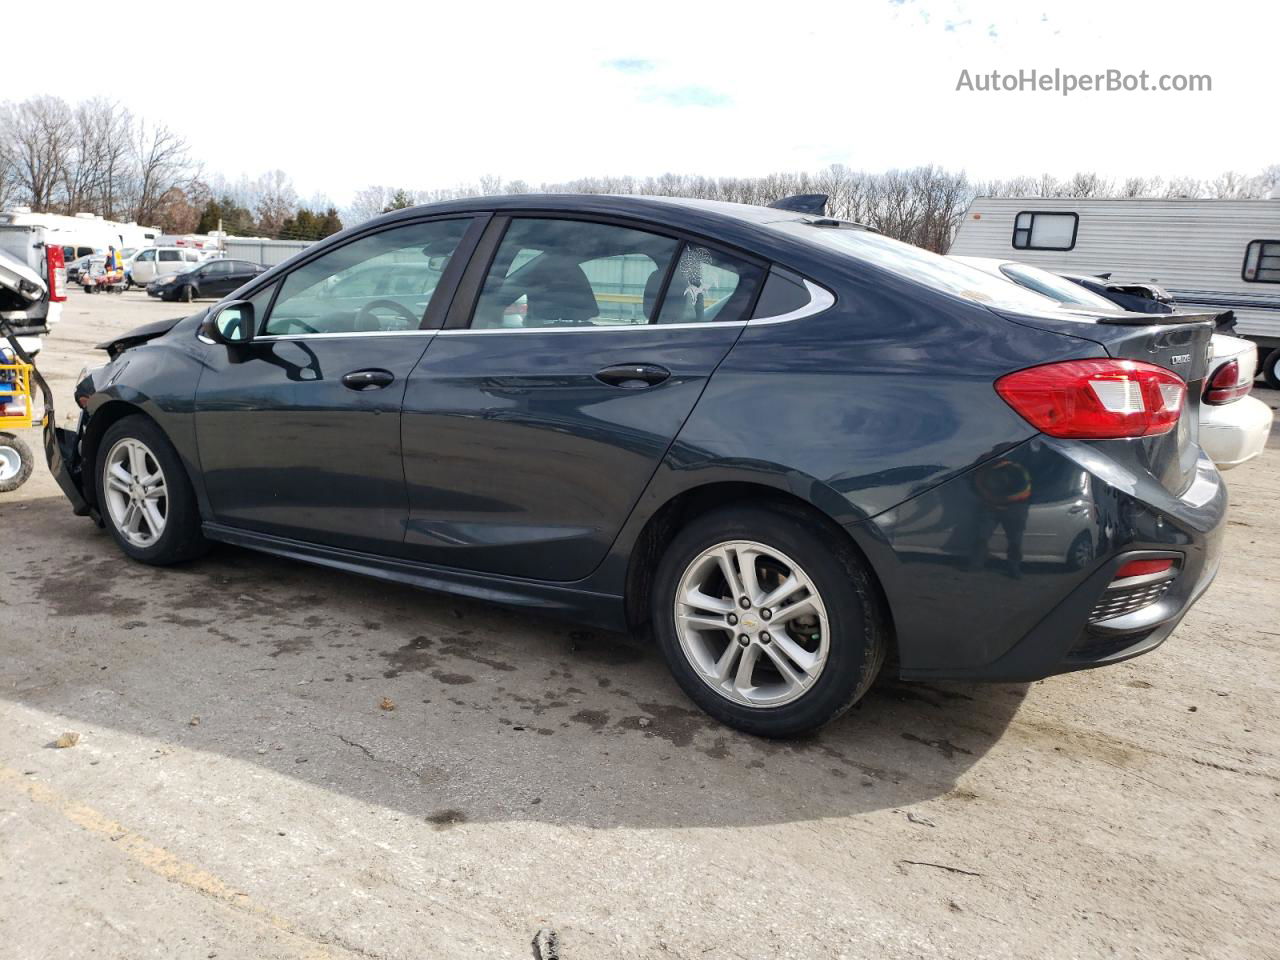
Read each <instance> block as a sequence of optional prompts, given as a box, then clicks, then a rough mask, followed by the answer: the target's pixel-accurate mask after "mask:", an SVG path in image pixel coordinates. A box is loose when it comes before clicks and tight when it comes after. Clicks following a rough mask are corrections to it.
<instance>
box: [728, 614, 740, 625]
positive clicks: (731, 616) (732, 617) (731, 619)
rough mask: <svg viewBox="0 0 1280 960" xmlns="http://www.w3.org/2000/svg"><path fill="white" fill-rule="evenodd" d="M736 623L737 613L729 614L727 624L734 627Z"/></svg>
mask: <svg viewBox="0 0 1280 960" xmlns="http://www.w3.org/2000/svg"><path fill="white" fill-rule="evenodd" d="M737 625H738V615H737V614H736V613H731V614H729V626H731V627H736V626H737Z"/></svg>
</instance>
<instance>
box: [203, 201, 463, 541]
mask: <svg viewBox="0 0 1280 960" xmlns="http://www.w3.org/2000/svg"><path fill="white" fill-rule="evenodd" d="M473 222H474V221H473V220H472V219H469V218H452V219H436V220H426V221H416V222H411V223H407V224H403V223H402V224H398V225H395V226H391V227H385V228H383V229H380V230H377V231H374V232H371V233H368V234H365V235H362V236H360V237H358V238H355V239H352V240H350V241H348V242H345V243H343V244H341V245H339V246H336V247H333V248H330V249H327V250H325V251H323V252H321V253H319V254H318V255H316V256H314V257H313V258H312V259H310V260H307V261H305V262H303V263H302V264H300V265H298V266H297V267H295V268H294V269H293V270H291V271H290V272H289V273H288V274H286V275H285V276H284V277H283V278H281V279H280V280H279V281H277V282H275V283H273V284H271V285H269V286H267V287H265V288H261V289H259V290H257V291H255V292H253V293H252V296H251V297H250V302H251V303H253V305H254V316H255V326H256V328H257V330H258V334H257V336H255V338H254V339H253V340H252V341H250V342H249V343H247V344H244V345H239V346H231V347H228V346H222V345H215V346H210V347H209V351H208V356H207V361H206V365H205V369H204V371H203V372H202V374H201V377H200V382H199V384H198V387H197V390H196V413H195V422H196V432H197V443H198V447H199V453H200V463H201V468H202V473H203V477H204V484H205V491H206V494H207V496H208V499H209V504H210V507H211V509H212V512H213V516H214V520H215V522H217V523H220V524H224V525H227V526H230V527H236V528H241V529H246V530H252V531H256V532H259V533H266V534H272V535H275V536H280V537H288V538H291V539H295V540H302V541H307V542H311V543H318V544H324V545H328V546H334V547H343V548H347V549H353V550H362V551H367V552H374V553H394V552H396V550H397V549H398V547H399V545H400V543H401V541H402V540H403V538H404V524H405V521H406V519H407V515H408V505H407V501H406V496H405V485H404V472H403V466H402V458H401V444H400V408H401V402H402V400H403V397H404V391H405V385H406V383H407V378H408V375H409V372H410V371H411V370H412V369H413V367H414V365H415V364H416V363H417V362H418V360H419V358H420V357H421V356H422V353H423V351H424V350H425V349H426V346H427V344H428V343H429V342H430V340H431V337H432V336H433V335H434V333H435V330H434V329H432V327H436V326H439V323H440V319H441V318H442V317H443V312H442V310H443V307H442V306H440V304H441V303H443V305H444V306H447V300H448V297H449V295H450V294H451V289H452V285H453V283H454V282H455V281H454V280H453V279H450V280H449V281H448V282H444V281H442V282H440V283H437V284H435V285H433V286H432V287H430V288H420V289H419V293H418V295H417V296H415V297H404V298H401V299H399V300H396V301H391V300H388V299H386V298H370V299H365V300H362V301H359V302H353V301H351V300H349V299H339V298H333V297H332V296H331V293H332V291H333V290H335V289H338V288H340V287H341V286H342V283H343V281H344V280H345V279H346V278H347V277H349V276H350V275H351V274H353V273H355V272H357V271H360V270H373V271H377V272H381V273H385V274H387V275H389V276H395V275H397V274H399V273H402V272H406V271H407V272H412V273H415V275H416V274H419V273H420V272H421V271H420V267H421V266H422V265H423V264H425V263H427V262H428V261H437V262H440V261H443V262H444V263H446V264H447V263H448V261H449V260H450V258H451V257H452V256H453V255H454V254H455V251H457V250H458V247H459V243H460V242H461V241H462V240H463V238H464V237H465V236H467V231H468V229H469V228H470V227H471V226H472V224H473ZM475 229H476V231H477V233H478V230H479V227H476V228H475ZM471 242H472V244H474V237H473V239H472V241H471ZM463 259H464V260H465V254H464V256H463ZM457 269H458V272H460V271H461V264H459V266H458V268H457ZM445 274H446V275H448V271H447V270H446V271H445ZM449 276H452V275H449ZM437 297H440V298H443V300H442V301H438V300H437ZM433 307H434V308H435V309H434V311H433ZM437 314H438V316H437Z"/></svg>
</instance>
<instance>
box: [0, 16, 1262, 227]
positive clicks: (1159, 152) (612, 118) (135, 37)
mask: <svg viewBox="0 0 1280 960" xmlns="http://www.w3.org/2000/svg"><path fill="white" fill-rule="evenodd" d="M80 7H83V9H82V10H80V11H79V12H77V8H80ZM49 9H51V8H49ZM49 9H46V7H44V6H41V5H39V4H35V3H28V2H17V3H10V4H7V5H6V11H5V14H4V34H5V35H6V37H7V41H6V43H5V45H4V48H5V52H4V57H3V66H2V67H0V76H2V77H3V80H2V81H0V99H21V98H23V97H26V96H30V95H34V94H39V93H52V94H57V95H59V96H62V97H65V98H67V99H68V100H75V99H79V98H82V97H86V96H91V95H95V94H102V95H106V96H110V97H115V98H117V99H119V100H120V101H121V102H122V103H124V104H125V105H126V106H128V107H129V108H130V109H132V110H134V111H135V112H136V113H139V114H141V115H143V116H145V117H147V118H148V119H153V120H159V121H162V122H164V123H167V124H169V125H170V126H171V127H173V128H175V129H176V130H178V131H179V132H181V133H182V134H184V135H185V136H186V137H187V139H188V140H189V142H190V143H191V144H192V146H193V147H194V150H195V153H196V155H197V157H198V158H199V159H200V160H201V162H202V163H203V164H204V167H205V170H206V172H207V173H211V174H212V173H222V174H224V175H225V176H227V177H228V178H230V179H232V180H234V179H236V178H237V177H238V176H240V175H241V174H248V175H249V176H252V177H256V176H257V175H258V174H260V173H262V172H264V171H266V170H269V169H275V168H280V169H283V170H285V171H286V172H287V173H288V174H290V175H291V176H292V177H293V179H294V181H295V183H296V185H297V187H298V191H299V193H300V194H301V195H302V196H304V197H308V196H311V195H313V194H316V193H323V194H326V195H328V196H329V197H330V198H332V199H333V200H334V201H336V202H337V203H339V204H345V203H346V202H347V201H348V200H349V199H350V197H351V194H352V193H354V191H356V190H358V189H360V188H361V187H363V186H366V185H369V184H372V183H378V184H392V185H400V186H404V187H407V188H410V189H430V188H435V187H448V186H453V185H455V184H457V183H460V182H469V181H474V180H476V179H477V178H478V177H479V176H480V175H481V174H495V175H498V176H501V177H503V178H504V179H506V180H511V179H524V180H527V181H529V182H530V183H533V184H537V183H538V182H540V181H544V180H567V179H571V178H574V177H579V176H587V175H602V174H634V175H637V176H644V175H647V174H660V173H664V172H668V171H669V172H676V173H699V174H707V175H712V176H727V175H751V174H762V173H768V172H770V171H776V170H802V169H804V170H816V169H818V168H820V167H822V166H825V165H827V164H829V163H833V162H839V163H844V164H846V165H847V166H850V167H852V168H855V169H864V170H869V171H878V170H884V169H888V168H890V167H895V166H913V165H916V164H922V163H936V164H940V165H943V166H945V167H948V168H950V169H964V170H966V171H967V172H968V173H969V174H970V176H972V177H975V178H979V179H985V178H988V177H1004V176H1012V175H1016V174H1037V173H1041V172H1050V173H1054V174H1056V175H1059V176H1067V175H1069V174H1071V173H1073V172H1075V171H1076V170H1097V171H1099V172H1101V173H1104V174H1106V175H1110V176H1123V175H1126V174H1142V175H1148V176H1151V175H1160V176H1164V177H1166V178H1169V177H1174V176H1180V175H1190V176H1197V177H1211V176H1214V175H1216V174H1218V173H1221V172H1222V171H1223V170H1225V169H1236V170H1240V171H1244V172H1248V173H1253V172H1257V171H1258V170H1260V169H1261V168H1263V167H1264V166H1266V165H1268V164H1272V163H1280V124H1278V123H1277V122H1276V94H1277V85H1276V72H1275V59H1276V52H1277V43H1280V3H1276V2H1274V0H1255V2H1243V0H1214V2H1213V3H1207V4H1199V3H1197V4H1173V3H1136V2H1134V3H1122V2H1120V0H1105V2H1099V0H1074V2H1057V0H1046V2H1040V3H1035V2H1025V0H1023V2H1013V0H994V2H985V3H978V2H966V0H857V2H855V0H843V2H838V3H831V4H827V3H816V2H815V3H810V2H805V0H786V2H779V3H776V4H770V3H764V2H760V0H751V2H743V0H738V2H734V3H726V4H718V3H710V2H706V0H684V2H681V3H670V4H668V3H662V2H655V0H639V2H630V3H622V4H602V3H591V4H582V5H577V4H573V5H570V4H555V3H548V2H543V3H531V2H528V0H526V2H523V3H519V4H507V3H494V2H486V0H471V2H468V3H452V2H450V3H443V4H441V3H423V2H416V3H391V2H378V0H366V2H363V3H342V4H338V3H332V2H331V3H317V2H309V3H306V4H296V5H294V4H288V3H270V2H265V0H258V2H254V3H241V2H238V0H219V2H214V3H208V4H201V5H196V4H178V5H170V6H165V5H161V6H154V5H153V6H147V5H145V4H144V5H142V6H136V5H135V6H130V5H128V4H125V5H116V6H104V5H103V4H102V3H100V2H95V3H92V4H76V3H71V4H63V5H60V6H58V7H57V12H56V14H52V15H51V14H50V13H49ZM1192 11H1194V12H1192ZM112 17H119V18H120V23H119V25H118V27H117V28H115V29H114V33H115V35H116V36H117V37H118V38H119V40H120V48H121V49H120V51H119V52H118V53H107V52H105V45H104V41H103V37H102V33H101V32H99V31H96V30H93V29H80V27H84V26H86V25H87V24H88V23H89V22H91V21H93V20H94V19H97V18H106V19H107V20H110V19H111V18H112ZM51 23H55V24H59V25H60V26H59V28H58V29H57V30H56V32H54V33H53V34H52V35H50V33H49V26H50V24H51ZM19 38H24V39H25V40H29V41H30V42H19ZM1055 67H1057V68H1061V69H1062V70H1064V71H1072V72H1076V73H1093V72H1095V71H1103V70H1106V69H1107V68H1118V69H1122V70H1128V71H1132V72H1135V73H1136V72H1138V71H1140V70H1144V69H1145V70H1147V71H1149V72H1150V73H1151V75H1152V77H1153V79H1154V78H1155V77H1157V76H1158V75H1160V74H1163V73H1196V74H1210V75H1211V76H1212V78H1213V90H1212V92H1210V93H1076V94H1073V95H1072V96H1069V97H1065V98H1064V97H1062V96H1061V95H1059V94H1055V93H1044V92H1036V93H1032V92H1024V93H977V92H957V91H956V84H957V80H958V78H959V76H960V71H961V70H962V69H968V70H969V71H970V72H971V73H972V74H977V73H982V72H990V71H991V70H993V69H995V70H1001V71H1016V70H1018V69H1022V68H1025V69H1031V68H1037V69H1040V70H1048V71H1052V70H1053V69H1054V68H1055Z"/></svg>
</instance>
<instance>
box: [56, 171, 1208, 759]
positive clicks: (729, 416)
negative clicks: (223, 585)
mask: <svg viewBox="0 0 1280 960" xmlns="http://www.w3.org/2000/svg"><path fill="white" fill-rule="evenodd" d="M424 265H425V266H427V267H428V268H442V269H440V272H439V275H438V277H437V278H435V279H434V280H432V281H430V282H423V274H424V271H423V267H424ZM371 269H376V270H378V271H381V272H385V273H386V274H387V276H388V277H389V278H392V279H393V280H394V279H396V278H399V277H400V276H401V273H402V272H403V273H404V275H405V276H406V277H407V282H406V283H405V284H404V285H403V287H402V286H401V285H400V284H398V283H392V284H391V287H392V290H390V291H388V292H383V291H381V290H380V289H375V290H374V291H373V292H366V293H356V294H354V295H351V296H346V295H343V296H334V295H333V294H334V291H342V290H343V282H344V281H345V280H346V279H347V278H349V277H351V276H353V275H355V274H356V273H358V272H360V271H365V270H371ZM633 291H634V292H633ZM346 292H350V291H346ZM637 307H638V308H639V309H636V308H637ZM1208 345H1209V329H1208V325H1207V324H1204V323H1198V322H1197V323H1187V322H1183V318H1181V317H1178V316H1165V317H1160V318H1159V320H1158V322H1153V319H1152V317H1151V316H1149V315H1146V314H1134V313H1126V312H1122V311H1116V312H1113V313H1110V314H1105V315H1103V314H1100V313H1099V311H1096V310H1073V309H1068V308H1066V307H1064V306H1062V305H1060V304H1057V303H1055V302H1053V301H1051V300H1049V299H1047V298H1045V297H1042V296H1040V295H1039V294H1035V293H1033V292H1031V291H1029V290H1025V289H1023V288H1021V287H1019V286H1017V285H1015V284H1012V283H1009V282H1008V281H1006V280H1001V279H998V278H995V277H990V276H988V275H986V274H983V273H981V272H979V271H975V270H973V269H971V268H968V267H965V266H963V265H960V264H957V263H955V262H954V261H951V260H949V259H947V258H945V257H940V256H937V255H935V254H932V253H929V252H927V251H924V250H921V249H919V248H916V247H912V246H909V245H907V244H903V243H899V242H897V241H895V240H891V239H889V238H887V237H885V236H882V235H880V234H878V233H876V232H875V231H872V230H869V229H866V228H864V227H861V226H858V225H856V224H852V223H846V222H840V221H836V220H831V219H827V218H823V217H820V216H814V215H812V214H809V213H805V212H801V211H787V210H782V209H764V208H760V207H752V206H745V205H739V204H723V203H712V202H705V201H689V200H679V199H674V198H670V199H669V198H640V197H609V196H554V195H541V196H539V195H521V196H509V197H497V198H494V197H490V198H475V199H469V200H461V201H454V202H449V203H442V204H435V205H431V206H425V207H417V208H412V209H408V210H402V211H396V212H393V213H389V214H386V215H384V216H381V217H379V218H376V219H374V220H372V221H369V222H367V223H364V224H361V225H360V226H359V227H356V228H353V229H350V230H346V231H344V232H342V233H340V234H337V235H335V236H332V237H329V238H327V239H325V240H323V241H321V242H319V243H317V244H315V245H314V246H311V247H309V248H307V249H306V250H305V251H304V252H302V253H300V254H298V255H297V256H295V257H294V258H292V259H291V260H289V261H287V262H286V263H284V264H281V265H279V266H276V267H274V268H273V269H271V270H268V271H267V272H265V273H263V274H262V275H261V276H258V277H255V278H254V279H253V280H251V281H249V282H248V283H247V284H245V285H244V286H243V287H242V288H241V289H240V290H239V291H237V293H236V295H235V298H234V299H226V300H223V301H222V302H220V303H218V304H216V305H213V306H211V307H209V308H208V309H205V310H202V311H199V312H197V313H195V314H192V315H191V316H189V317H186V318H183V319H180V320H166V321H163V322H158V323H153V324H149V325H147V326H145V327H142V328H139V329H138V330H135V331H132V332H130V333H126V334H123V335H121V336H118V337H115V338H113V339H112V340H111V341H110V342H108V343H106V344H104V345H103V346H104V347H105V349H106V350H107V353H108V357H109V361H108V362H107V363H106V364H105V365H104V366H101V367H98V368H96V369H93V370H89V371H86V372H85V374H84V375H83V376H82V378H80V381H79V383H78V385H77V387H76V390H75V395H76V402H77V405H78V406H79V407H80V409H81V411H82V415H81V420H80V423H79V426H78V428H77V429H76V430H75V431H69V430H57V428H55V427H53V426H52V425H51V426H50V428H49V429H50V430H53V431H55V432H54V434H53V435H52V436H51V437H49V438H48V440H47V442H46V448H47V449H49V450H51V451H61V452H63V453H64V456H65V458H66V459H65V461H60V462H59V463H58V464H57V465H56V467H55V468H54V469H53V473H54V475H55V477H56V478H57V480H58V482H59V484H60V485H61V487H62V489H63V490H64V491H65V493H66V494H67V496H68V497H69V499H70V500H71V502H72V504H73V505H74V508H75V509H76V511H77V512H79V513H82V514H89V515H92V516H94V517H96V518H98V519H99V520H100V522H101V523H103V524H104V525H105V526H106V528H107V529H108V530H109V531H110V533H111V535H112V537H113V538H114V539H115V540H116V542H117V544H118V545H119V547H120V549H121V550H122V551H123V552H124V553H125V554H126V555H128V556H129V557H131V558H133V559H135V560H138V561H141V562H143V563H149V564H157V565H163V564H171V563H178V562H181V561H185V560H191V559H193V558H195V557H198V556H199V555H200V554H201V553H202V552H203V551H204V550H205V549H206V547H207V546H208V544H209V543H210V541H215V540H216V541H224V542H228V543H234V544H239V545H241V546H245V547H250V548H253V549H257V550H262V551H266V552H269V553H274V554H279V555H282V556H287V557H293V558H296V559H299V560H306V561H310V562H312V563H317V564H321V565H325V566H329V567H331V568H333V569H335V570H340V571H344V572H348V573H362V574H367V575H370V576H374V577H380V578H383V579H386V580H390V581H394V582H397V583H402V584H412V585H416V586H420V587H425V588H429V589H433V590H441V591H446V592H452V593H457V594H463V595H467V596H473V597H480V598H487V599H490V600H496V601H501V602H505V603H510V604H514V605H517V606H521V607H524V608H527V609H536V610H543V611H549V612H553V613H558V614H561V615H564V616H567V617H572V618H574V619H578V620H581V621H585V622H587V623H592V624H596V625H599V626H603V627H607V628H611V629H630V630H636V631H641V630H650V629H651V630H652V631H653V633H654V635H655V636H656V638H657V641H658V644H659V645H660V647H661V649H662V652H663V654H664V656H665V657H666V660H667V662H668V664H669V665H670V667H671V670H672V672H673V674H674V675H675V678H676V679H677V681H678V682H679V683H680V685H681V687H682V688H683V689H684V690H685V692H686V693H687V694H688V695H689V696H690V697H691V698H692V699H693V700H694V701H695V702H696V703H698V704H699V705H700V706H701V707H702V708H703V709H705V710H706V711H707V712H709V713H710V714H712V715H713V716H715V717H718V718H719V719H720V720H722V721H724V722H725V723H728V724H731V725H733V726H736V727H738V728H740V729H743V730H746V731H750V732H753V733H758V734H764V735H769V736H786V735H791V734H795V733H798V732H800V731H803V730H808V729H811V728H813V727H816V726H818V725H820V724H822V723H825V722H827V721H828V720H830V719H832V718H833V717H835V716H837V715H839V714H840V713H842V712H843V711H844V710H846V709H847V708H848V707H849V706H850V705H851V704H853V703H855V702H856V701H857V700H858V699H859V698H860V697H861V696H862V695H863V694H864V693H865V692H866V690H867V689H868V687H869V686H870V685H871V683H872V682H873V680H874V679H875V678H876V676H877V674H878V673H879V672H880V671H881V669H882V668H883V667H884V665H885V664H886V663H891V664H892V668H891V669H892V670H893V671H894V673H895V674H896V675H898V676H900V677H902V678H905V679H908V680H936V679H942V678H950V679H967V680H978V679H981V680H1002V681H1014V680H1016V681H1026V680H1031V679H1035V678H1041V677H1045V676H1048V675H1051V674H1055V673H1060V672H1064V671H1068V670H1078V669H1083V668H1087V667H1096V666H1101V665H1104V664H1109V663H1115V662H1117V661H1120V660H1126V659H1128V658H1130V657H1134V656H1137V655H1139V654H1142V653H1146V652H1148V651H1150V650H1152V649H1154V648H1155V647H1157V646H1158V645H1160V644H1161V643H1162V642H1163V641H1164V640H1165V638H1166V637H1168V636H1169V634H1170V632H1171V631H1172V630H1173V629H1174V627H1175V626H1176V625H1177V623H1178V622H1179V621H1180V620H1181V618H1182V617H1183V615H1184V614H1185V613H1186V611H1187V610H1188V609H1189V607H1190V606H1191V604H1192V603H1193V602H1194V601H1195V600H1196V598H1197V597H1198V596H1199V595H1200V594H1201V592H1202V591H1203V590H1204V589H1205V588H1206V587H1207V586H1208V585H1209V583H1210V581H1211V580H1212V579H1213V576H1214V573H1215V572H1216V569H1217V565H1218V554H1219V550H1220V546H1221V542H1222V535H1223V530H1224V525H1225V514H1226V507H1227V495H1226V489H1225V486H1224V484H1223V481H1222V479H1221V477H1220V475H1219V474H1218V471H1217V470H1216V469H1215V468H1214V466H1213V463H1212V462H1211V461H1210V460H1209V458H1208V457H1206V456H1204V454H1203V453H1202V452H1201V450H1200V449H1199V447H1198V446H1197V445H1196V442H1195V431H1194V429H1188V427H1187V423H1186V419H1185V418H1184V416H1183V413H1184V409H1185V405H1186V398H1187V396H1188V393H1189V392H1190V394H1191V395H1192V396H1193V397H1198V395H1199V393H1200V390H1201V387H1202V384H1203V380H1204V377H1205V372H1206V369H1207V358H1208ZM924 373H927V374H928V375H927V376H922V375H921V374H924ZM1192 406H1193V409H1194V402H1193V404H1192ZM55 422H56V421H55ZM1041 491H1043V492H1042V493H1041ZM1033 506H1034V507H1035V509H1032V507H1033ZM1081 508H1083V509H1081ZM1082 518H1083V519H1082ZM1085 530H1087V531H1088V532H1089V534H1090V536H1089V541H1088V545H1087V548H1084V547H1077V548H1076V549H1074V550H1070V551H1068V549H1066V548H1067V547H1070V546H1071V544H1072V543H1073V542H1074V541H1076V540H1077V539H1078V537H1077V534H1078V533H1079V532H1083V531H1085ZM1064 531H1076V534H1072V535H1071V536H1070V537H1067V536H1066V535H1065V534H1064ZM997 533H998V534H999V537H997ZM1041 542H1044V543H1046V544H1049V545H1050V546H1046V547H1045V548H1044V549H1040V548H1036V549H1034V550H1032V549H1029V548H1028V545H1031V544H1038V543H1041ZM1055 544H1065V546H1064V547H1063V548H1062V549H1059V547H1058V546H1056V545H1055Z"/></svg>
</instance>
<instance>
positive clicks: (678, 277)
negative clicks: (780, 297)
mask: <svg viewBox="0 0 1280 960" xmlns="http://www.w3.org/2000/svg"><path fill="white" fill-rule="evenodd" d="M763 280H764V271H763V270H761V269H760V268H759V267H757V266H755V265H754V264H752V263H748V262H747V261H746V260H743V259H741V258H739V257H734V256H730V255H729V254H726V253H720V252H718V251H715V250H712V249H710V248H709V247H704V246H700V245H699V244H696V243H687V244H685V246H684V249H682V250H681V251H680V261H679V263H678V264H677V265H676V270H675V273H674V274H673V275H672V277H671V283H670V284H668V285H667V294H666V296H665V297H663V298H662V309H661V310H660V311H659V312H658V317H657V322H658V323H711V322H713V321H719V322H725V321H736V320H745V319H746V318H747V314H748V311H749V310H750V309H751V306H752V304H754V303H755V300H756V294H757V293H758V292H759V290H760V285H761V283H762V282H763Z"/></svg>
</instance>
